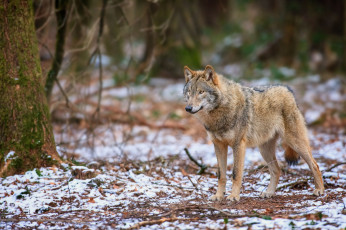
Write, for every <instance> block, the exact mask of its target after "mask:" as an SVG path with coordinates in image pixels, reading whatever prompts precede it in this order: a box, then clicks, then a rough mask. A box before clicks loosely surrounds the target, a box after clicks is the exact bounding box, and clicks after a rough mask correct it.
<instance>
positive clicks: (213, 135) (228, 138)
mask: <svg viewBox="0 0 346 230" xmlns="http://www.w3.org/2000/svg"><path fill="white" fill-rule="evenodd" d="M207 133H208V136H209V138H210V139H211V140H212V141H214V140H215V141H220V142H223V143H227V144H228V145H230V146H232V145H233V143H234V141H235V140H236V137H237V136H236V132H235V131H234V130H228V131H226V132H222V133H219V132H210V131H207Z"/></svg>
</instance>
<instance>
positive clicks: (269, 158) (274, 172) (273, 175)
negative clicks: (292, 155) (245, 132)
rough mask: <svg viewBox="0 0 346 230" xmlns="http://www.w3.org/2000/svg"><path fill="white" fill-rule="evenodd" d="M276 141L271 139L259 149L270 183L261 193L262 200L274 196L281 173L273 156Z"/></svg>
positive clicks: (275, 138)
mask: <svg viewBox="0 0 346 230" xmlns="http://www.w3.org/2000/svg"><path fill="white" fill-rule="evenodd" d="M276 140H277V136H275V137H273V138H272V139H270V140H269V141H268V142H266V143H264V144H263V145H261V146H260V147H259V149H260V153H261V155H262V157H263V159H264V160H265V161H266V162H267V164H268V168H269V173H270V182H269V185H268V188H267V190H266V191H265V192H262V194H261V197H262V198H266V197H272V196H273V195H274V194H275V190H276V186H277V185H278V182H279V177H280V173H281V171H280V167H279V164H278V162H277V160H276V156H275V149H276Z"/></svg>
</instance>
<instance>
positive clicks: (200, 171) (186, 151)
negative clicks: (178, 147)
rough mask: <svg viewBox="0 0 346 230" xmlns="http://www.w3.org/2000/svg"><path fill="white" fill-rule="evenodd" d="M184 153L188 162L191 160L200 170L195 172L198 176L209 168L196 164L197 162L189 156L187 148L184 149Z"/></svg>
mask: <svg viewBox="0 0 346 230" xmlns="http://www.w3.org/2000/svg"><path fill="white" fill-rule="evenodd" d="M184 151H185V153H186V155H187V156H188V157H189V158H190V160H191V161H192V162H193V163H195V164H196V165H197V166H198V167H200V170H199V171H198V172H197V174H198V175H201V174H203V173H204V171H205V170H206V169H207V168H209V166H207V165H204V164H200V163H198V161H197V160H196V159H195V158H193V157H192V156H191V154H190V152H189V150H188V149H187V148H184Z"/></svg>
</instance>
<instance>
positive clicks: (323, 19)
mask: <svg viewBox="0 0 346 230" xmlns="http://www.w3.org/2000/svg"><path fill="white" fill-rule="evenodd" d="M34 4H35V18H36V29H37V35H38V38H39V41H40V48H41V60H42V61H43V69H44V71H45V75H47V72H48V70H49V67H50V64H51V63H52V61H53V59H54V54H55V55H57V56H59V55H63V60H60V61H61V62H62V71H63V72H62V73H63V75H66V74H68V75H69V76H70V78H72V79H80V78H82V79H85V77H86V76H87V75H88V74H90V73H89V71H90V70H93V69H95V67H99V63H100V62H101V64H102V68H104V69H105V70H106V71H107V70H108V71H110V72H112V74H113V78H114V83H115V84H117V85H121V84H124V83H143V82H145V81H147V80H148V79H150V77H153V76H160V77H170V78H182V67H183V66H184V65H188V66H191V67H192V68H203V66H204V65H206V64H212V65H216V66H220V67H223V68H221V69H220V68H217V69H219V71H221V72H225V73H226V74H227V72H230V69H231V68H237V71H236V72H237V73H238V74H237V75H236V76H231V77H234V78H256V77H261V76H259V75H258V73H260V72H261V70H263V69H267V70H269V73H268V74H269V75H270V76H271V77H273V78H277V79H282V78H283V79H284V78H285V77H296V76H304V75H306V74H307V73H313V72H318V73H319V74H322V75H323V76H324V77H328V76H329V77H330V76H333V75H335V74H337V73H341V72H343V73H345V71H346V58H345V56H346V46H345V43H346V2H345V1H340V0H332V1H330V0H320V1H313V0H306V1H298V0H259V1H251V0H246V1H241V0H215V1H213V0H199V1H196V0H194V1H179V0H177V1H173V0H165V1H164V0H152V1H149V0H148V1H135V0H103V1H91V0H71V1H58V0H57V1H56V3H55V4H54V1H43V0H36V1H34ZM55 14H56V16H57V18H56V17H55ZM59 17H60V19H59ZM57 21H58V22H57ZM55 42H57V44H56V45H55ZM55 47H56V50H55ZM58 59H59V58H58ZM60 59H61V58H60ZM100 60H101V61H100ZM58 62H59V60H58ZM234 64H236V65H234ZM225 67H226V68H225ZM280 67H286V68H290V69H291V70H293V71H294V72H293V73H292V74H290V73H289V71H286V72H285V69H282V68H281V69H280ZM232 72H234V71H232ZM287 75H288V76H287Z"/></svg>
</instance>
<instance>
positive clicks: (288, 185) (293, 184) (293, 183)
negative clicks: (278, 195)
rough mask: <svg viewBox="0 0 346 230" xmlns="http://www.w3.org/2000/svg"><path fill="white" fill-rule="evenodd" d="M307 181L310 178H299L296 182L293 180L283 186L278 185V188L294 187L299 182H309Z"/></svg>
mask: <svg viewBox="0 0 346 230" xmlns="http://www.w3.org/2000/svg"><path fill="white" fill-rule="evenodd" d="M307 183H308V179H305V180H299V181H295V182H292V183H289V184H285V185H282V186H280V187H278V188H277V189H276V190H280V189H283V188H288V187H294V186H296V185H298V184H307Z"/></svg>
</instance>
